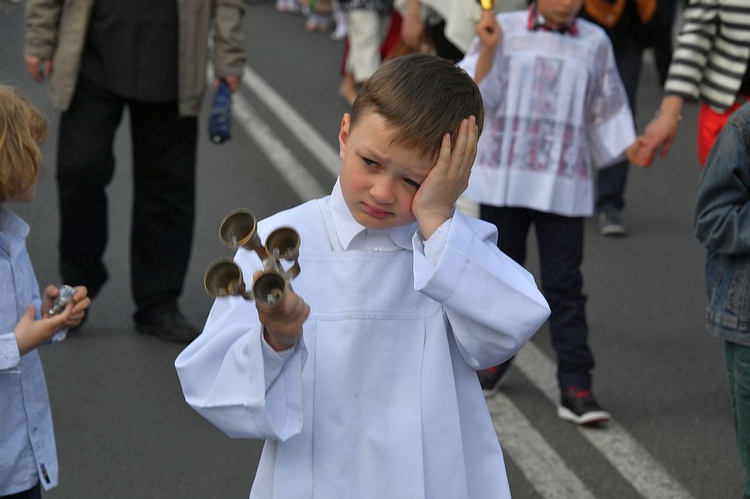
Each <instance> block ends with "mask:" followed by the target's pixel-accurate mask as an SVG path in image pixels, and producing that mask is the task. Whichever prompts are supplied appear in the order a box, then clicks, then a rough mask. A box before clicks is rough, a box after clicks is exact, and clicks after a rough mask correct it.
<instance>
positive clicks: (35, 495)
mask: <svg viewBox="0 0 750 499" xmlns="http://www.w3.org/2000/svg"><path fill="white" fill-rule="evenodd" d="M0 499H42V487H41V486H40V485H39V482H37V484H36V485H34V486H33V487H31V488H30V489H29V490H25V491H23V492H18V493H16V494H11V495H9V496H0Z"/></svg>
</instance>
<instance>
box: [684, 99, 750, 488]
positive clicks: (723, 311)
mask: <svg viewBox="0 0 750 499" xmlns="http://www.w3.org/2000/svg"><path fill="white" fill-rule="evenodd" d="M748 137H750V104H744V105H743V106H742V107H741V108H739V110H737V111H736V112H735V113H734V114H732V115H731V116H730V117H729V119H728V121H727V123H726V125H725V126H724V128H723V129H722V131H721V132H720V133H719V135H718V138H717V139H716V143H715V144H714V146H713V148H712V149H711V152H710V153H709V154H708V158H707V161H706V166H705V168H704V170H703V173H702V175H701V182H700V186H699V188H698V196H697V201H696V206H695V233H696V235H697V237H698V240H699V241H700V243H701V244H702V245H703V246H705V247H706V252H707V253H706V292H707V295H708V307H707V309H706V326H707V328H708V332H709V333H711V334H712V335H715V336H718V337H719V338H721V339H723V340H724V361H725V363H726V368H727V375H728V378H729V392H730V394H731V397H732V416H733V419H734V427H735V432H736V435H737V446H738V448H739V453H740V458H741V459H742V464H743V465H744V466H745V471H746V472H747V473H748V477H750V283H749V282H748V276H750V141H749V140H748ZM742 497H744V498H745V499H750V479H749V480H748V481H747V482H746V484H745V489H744V491H743V494H742Z"/></svg>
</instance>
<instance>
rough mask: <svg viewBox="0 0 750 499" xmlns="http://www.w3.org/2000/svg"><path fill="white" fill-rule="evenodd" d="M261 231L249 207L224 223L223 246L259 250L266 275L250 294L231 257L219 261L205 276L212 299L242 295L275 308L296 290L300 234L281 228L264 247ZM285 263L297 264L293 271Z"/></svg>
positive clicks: (272, 233) (287, 228)
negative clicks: (294, 280) (288, 294)
mask: <svg viewBox="0 0 750 499" xmlns="http://www.w3.org/2000/svg"><path fill="white" fill-rule="evenodd" d="M257 228H258V223H257V219H256V218H255V215H254V214H253V213H252V212H251V211H250V210H248V209H246V208H238V209H236V210H233V211H231V212H230V213H229V214H228V215H227V216H225V217H224V219H223V220H222V221H221V225H220V226H219V239H220V240H221V243H222V244H223V245H224V246H226V247H227V248H230V249H237V248H239V247H240V246H241V247H243V248H245V249H247V250H250V251H255V253H257V255H258V257H260V260H261V262H262V264H263V274H262V275H260V276H259V277H258V278H257V279H255V281H254V282H253V285H252V288H251V292H250V293H248V291H247V290H246V289H245V281H244V278H243V276H242V270H241V269H240V267H239V266H238V265H237V264H236V263H235V262H234V261H233V260H232V259H231V258H228V257H220V258H217V259H216V260H214V261H213V262H211V264H210V265H209V266H208V268H207V269H206V273H205V274H204V276H203V285H204V286H205V288H206V292H207V293H208V295H209V296H211V297H213V298H218V297H223V296H242V297H243V298H245V299H246V300H252V299H255V300H256V301H257V302H259V303H263V304H265V305H269V306H273V305H276V304H279V303H281V301H282V300H283V299H284V296H285V294H286V292H287V290H290V289H292V284H291V281H292V279H293V278H294V277H295V276H296V275H297V274H299V271H300V266H299V261H298V258H299V246H300V237H299V233H297V231H296V230H294V229H292V228H291V227H281V228H278V229H276V230H274V231H273V232H271V233H270V234H269V235H268V237H267V238H266V244H265V246H264V245H262V244H261V242H260V237H259V236H258V233H257ZM281 260H287V261H292V262H294V263H293V264H292V266H291V267H290V268H289V269H285V268H284V267H283V266H282V265H281Z"/></svg>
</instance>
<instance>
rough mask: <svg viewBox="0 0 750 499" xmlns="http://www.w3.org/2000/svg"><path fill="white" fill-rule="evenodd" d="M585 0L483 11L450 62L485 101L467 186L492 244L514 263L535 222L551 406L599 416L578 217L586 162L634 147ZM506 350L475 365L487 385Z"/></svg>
mask: <svg viewBox="0 0 750 499" xmlns="http://www.w3.org/2000/svg"><path fill="white" fill-rule="evenodd" d="M582 5H583V0H535V1H534V2H532V4H531V6H530V7H529V10H528V11H520V12H507V13H503V14H498V15H495V14H494V13H493V12H492V11H484V12H483V13H482V17H481V19H480V21H479V23H478V24H477V37H476V38H475V40H474V42H473V44H472V46H471V47H470V48H469V50H468V52H467V54H466V57H465V58H464V59H463V60H462V61H461V63H460V65H461V67H463V68H464V69H465V70H466V71H467V72H468V73H469V74H471V75H472V76H473V77H474V79H475V80H476V81H477V83H478V85H479V88H480V90H481V92H482V97H483V98H484V105H485V111H486V112H487V131H486V133H485V134H484V135H483V136H482V138H481V140H480V141H479V145H478V153H477V160H476V165H475V166H474V169H473V171H472V174H471V179H470V181H469V186H468V188H467V190H466V196H467V197H468V198H469V199H472V200H474V201H476V202H478V203H479V204H480V206H479V214H480V218H481V219H482V220H486V221H488V222H491V223H493V224H495V225H496V226H497V227H501V231H500V237H499V238H498V245H499V247H500V249H501V250H502V251H503V252H504V253H506V254H507V255H509V256H510V257H511V258H513V259H514V260H515V261H517V262H518V263H521V264H523V263H524V261H525V259H526V240H527V237H528V233H529V231H530V229H531V226H532V225H533V226H534V230H535V234H536V240H537V244H538V250H539V264H540V265H539V267H540V274H541V280H542V289H543V291H544V296H545V297H546V298H547V301H548V302H549V305H550V307H551V309H552V314H551V316H550V320H549V328H550V336H551V339H552V346H553V348H554V350H555V354H556V357H557V384H558V387H559V389H560V404H559V405H558V407H557V414H558V416H559V417H560V418H562V419H564V420H566V421H570V422H573V423H576V424H582V425H601V424H605V423H607V422H608V421H609V419H610V414H609V413H608V412H607V411H606V410H604V408H603V407H602V406H601V405H599V402H598V401H597V399H596V398H595V397H594V393H593V388H592V385H593V380H592V370H593V368H594V356H593V353H592V352H591V348H590V347H589V344H588V324H587V323H586V310H585V305H586V296H585V295H584V294H583V291H582V289H583V277H582V274H581V264H582V261H583V236H584V220H585V217H588V216H590V215H592V214H593V209H594V181H593V175H594V171H593V169H592V165H593V166H596V167H598V168H604V167H606V166H610V165H613V164H616V163H617V162H618V161H620V160H622V158H623V157H624V155H625V154H628V155H629V157H634V154H635V152H636V151H637V150H638V147H639V144H640V142H637V141H636V136H635V127H634V124H633V115H632V112H631V111H630V106H629V105H628V100H627V95H626V93H625V89H624V87H623V85H622V80H621V79H620V76H619V73H618V71H617V66H616V64H615V58H614V54H613V51H612V44H611V43H610V41H609V38H608V37H607V35H606V33H605V32H604V30H603V29H602V28H600V27H599V26H596V25H595V24H593V23H590V22H588V21H586V20H583V19H578V18H577V14H578V11H579V10H580V9H581V6H582ZM509 365H510V362H505V363H503V364H500V365H498V366H495V367H492V368H490V369H487V370H482V371H480V373H479V376H480V381H481V383H482V386H483V388H485V389H486V390H487V391H488V392H493V391H495V390H496V389H497V387H498V386H499V384H500V383H501V382H502V378H503V376H504V374H505V373H506V372H507V369H508V366H509Z"/></svg>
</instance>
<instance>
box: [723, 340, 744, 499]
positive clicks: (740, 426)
mask: <svg viewBox="0 0 750 499" xmlns="http://www.w3.org/2000/svg"><path fill="white" fill-rule="evenodd" d="M724 362H725V364H726V367H727V374H728V377H729V392H730V394H731V396H732V416H733V418H734V429H735V432H736V434H737V448H738V449H739V451H740V459H741V460H742V464H743V465H744V466H745V471H746V472H747V473H748V476H750V347H748V346H745V345H740V344H739V343H733V342H731V341H725V342H724ZM742 497H743V498H744V499H750V480H748V481H747V482H746V483H745V490H744V492H743V494H742Z"/></svg>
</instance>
